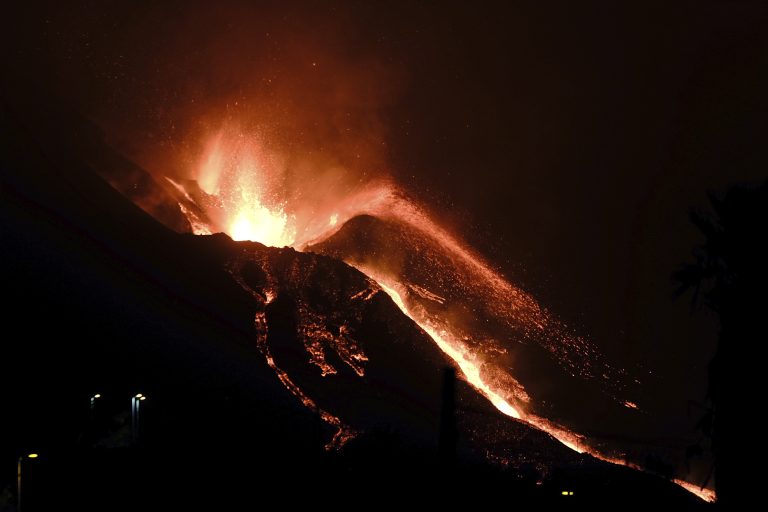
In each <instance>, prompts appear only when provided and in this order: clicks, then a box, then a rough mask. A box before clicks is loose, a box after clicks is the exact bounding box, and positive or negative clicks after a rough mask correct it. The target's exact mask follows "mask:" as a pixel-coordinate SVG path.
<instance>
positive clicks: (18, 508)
mask: <svg viewBox="0 0 768 512" xmlns="http://www.w3.org/2000/svg"><path fill="white" fill-rule="evenodd" d="M38 457H40V455H38V454H37V453H30V454H29V455H27V456H26V457H24V456H23V455H22V456H21V457H19V460H18V463H17V464H16V512H21V468H22V465H23V462H24V459H25V458H27V459H37V458H38Z"/></svg>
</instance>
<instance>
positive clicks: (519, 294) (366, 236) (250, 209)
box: [166, 130, 714, 501]
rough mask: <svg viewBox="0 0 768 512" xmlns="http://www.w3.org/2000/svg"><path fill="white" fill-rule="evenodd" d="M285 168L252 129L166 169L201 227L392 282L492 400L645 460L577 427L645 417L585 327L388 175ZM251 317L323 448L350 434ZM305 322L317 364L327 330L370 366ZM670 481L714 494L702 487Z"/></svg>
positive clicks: (581, 442)
mask: <svg viewBox="0 0 768 512" xmlns="http://www.w3.org/2000/svg"><path fill="white" fill-rule="evenodd" d="M285 167H286V166H285V165H284V163H283V162H281V161H280V160H279V159H277V158H275V157H273V156H271V155H270V154H269V152H267V151H265V150H263V149H262V146H261V145H260V143H259V141H258V140H257V139H256V138H253V139H249V138H248V137H243V136H242V134H237V135H236V136H232V135H231V134H230V133H229V132H227V131H226V130H225V131H222V132H221V133H219V134H218V135H217V136H215V137H213V138H212V139H211V141H210V143H209V144H208V146H207V148H206V150H205V152H204V154H203V155H202V158H201V159H200V161H199V165H198V166H197V168H196V169H195V170H194V172H193V176H192V178H193V179H190V180H178V181H177V180H171V179H167V183H166V185H168V188H169V190H170V191H171V192H172V193H173V194H174V197H176V198H177V199H178V204H179V208H180V209H181V212H182V213H183V214H184V215H185V216H186V218H187V219H188V221H189V224H190V226H191V228H192V231H193V232H194V233H195V234H198V235H209V234H212V233H216V232H225V233H227V234H228V235H229V236H230V237H231V238H233V239H234V240H249V241H255V242H260V243H262V244H264V245H267V246H275V247H284V246H288V247H292V248H294V249H296V250H298V251H308V252H313V253H317V254H322V255H326V256H331V257H334V258H336V259H339V260H342V261H344V262H346V263H347V264H348V265H350V266H352V267H354V268H356V269H358V270H359V271H360V272H362V273H363V274H365V276H367V277H368V278H369V280H371V281H372V282H371V289H370V290H368V291H363V292H360V293H361V294H367V296H370V295H372V294H374V293H378V292H380V291H383V292H384V293H386V294H387V295H389V297H391V299H392V301H393V302H394V303H395V304H396V305H397V307H398V308H399V309H400V310H401V311H402V313H403V314H405V315H407V316H408V317H410V318H411V319H412V320H413V321H414V322H415V323H416V324H418V326H419V327H421V329H422V330H423V331H424V332H425V333H426V334H427V335H428V336H429V338H431V339H432V341H433V342H434V343H435V345H436V346H437V347H439V349H440V350H441V351H442V352H443V353H444V354H445V355H447V356H448V357H449V358H450V359H451V360H452V361H454V363H455V366H456V368H457V369H458V370H460V376H461V377H463V379H464V380H465V381H466V382H467V383H469V384H470V385H471V386H472V387H473V388H474V389H475V390H476V391H477V393H479V394H481V395H482V396H483V397H485V398H486V399H487V400H488V401H489V402H490V403H491V404H493V406H495V408H496V409H498V411H500V412H501V413H503V414H504V415H506V416H508V417H510V418H513V419H514V420H515V421H521V422H525V423H527V424H529V425H531V426H533V427H535V428H536V429H539V430H541V431H544V432H546V433H548V434H549V435H551V436H552V437H553V438H555V439H556V440H558V441H559V442H560V443H562V444H563V445H565V446H566V447H568V448H570V449H571V450H574V451H576V452H579V453H584V452H586V453H588V454H590V455H592V456H594V457H596V458H598V459H601V460H604V461H608V462H612V463H615V464H623V465H628V466H632V467H636V468H639V464H638V463H637V462H633V460H632V459H631V457H628V456H627V453H626V452H625V451H623V450H622V449H621V448H619V447H617V446H614V445H613V444H612V443H610V442H607V441H605V440H603V439H600V438H599V436H592V435H586V434H581V433H578V432H592V431H594V430H595V427H596V426H597V424H591V423H590V418H594V417H597V416H599V417H600V418H601V421H607V422H610V419H611V418H626V416H627V415H636V416H637V417H638V418H640V417H641V416H642V415H643V414H644V413H643V405H642V403H641V399H640V398H639V396H640V393H639V391H638V387H639V385H640V384H641V382H640V381H639V380H638V379H636V378H635V377H634V376H632V375H630V374H629V373H628V372H627V371H625V370H623V369H621V368H617V367H615V366H613V365H612V364H610V362H609V361H607V360H606V358H605V357H604V356H603V355H602V354H601V353H600V352H599V351H598V349H597V348H596V347H595V346H594V345H593V344H592V343H591V342H590V341H589V340H588V339H587V338H586V337H584V336H582V335H580V334H578V333H577V332H576V330H575V329H573V328H571V327H569V326H568V325H566V324H565V323H563V322H562V321H560V320H558V319H557V318H556V317H555V316H554V315H553V314H552V313H551V312H549V311H548V310H547V309H545V308H544V307H542V306H541V305H540V304H539V303H538V302H537V301H536V300H535V299H534V298H533V297H532V296H531V295H530V294H529V293H526V292H525V291H523V290H522V289H520V288H518V287H517V286H515V285H514V284H512V283H510V282H508V281H507V280H506V279H505V278H504V277H503V276H501V275H500V274H499V273H498V272H496V271H495V270H494V269H493V268H492V267H491V266H490V265H489V264H487V263H486V262H484V260H483V259H482V258H481V257H480V256H479V255H478V254H476V253H474V252H473V251H472V250H471V249H470V248H468V247H467V246H466V245H465V244H464V243H463V242H462V241H461V240H460V239H459V238H458V237H457V236H456V235H454V234H453V233H451V232H449V231H448V230H447V229H445V228H443V227H442V226H441V225H439V224H438V223H437V222H436V221H435V220H434V218H432V216H431V215H430V214H429V213H428V211H427V210H426V209H425V208H424V207H422V206H420V205H419V204H416V203H415V202H414V201H412V200H410V199H409V198H408V196H407V194H406V193H404V192H403V191H402V189H400V188H398V187H397V186H396V185H395V184H394V183H392V182H391V181H388V180H383V181H368V182H365V183H360V182H358V183H354V184H348V183H346V184H343V185H340V184H338V183H336V182H334V181H333V180H329V179H328V176H326V175H323V176H320V177H313V176H311V175H310V176H307V173H304V175H303V176H301V177H297V176H293V175H291V174H290V173H288V172H287V171H285V170H284V168H285ZM233 272H234V271H233ZM233 275H234V277H235V279H236V280H237V281H238V282H239V283H240V284H241V286H242V287H243V288H245V289H246V290H247V291H249V292H251V293H253V294H254V296H256V295H258V300H260V301H262V302H265V303H267V304H268V303H270V302H271V301H272V300H274V299H275V297H276V296H277V295H278V294H279V293H280V291H279V290H278V289H268V290H267V292H266V294H265V298H264V297H263V296H262V295H260V294H257V293H256V292H254V291H253V290H250V288H249V286H248V285H247V283H245V282H244V281H243V280H242V279H241V278H239V277H238V275H237V273H236V272H234V273H233ZM376 285H378V288H377V287H376ZM365 298H366V297H362V299H365ZM255 323H256V331H257V333H259V334H258V336H259V340H258V344H259V348H260V350H261V352H262V354H263V355H264V356H265V358H266V360H267V363H268V364H269V366H270V367H271V368H272V369H273V370H274V371H275V373H276V374H277V377H278V378H279V379H280V381H281V382H282V383H283V384H284V385H285V386H286V387H287V388H288V389H289V391H290V392H291V393H293V394H294V395H295V396H296V397H297V398H298V399H299V400H301V401H302V402H303V403H304V404H305V405H306V406H307V407H310V408H312V409H313V410H318V411H320V415H321V417H322V418H323V420H324V421H325V422H327V423H328V424H329V425H332V426H333V427H335V428H336V429H337V433H336V435H335V436H334V438H333V440H332V441H330V442H329V443H328V445H327V448H328V449H334V448H338V447H341V446H342V445H343V444H344V443H345V442H346V441H347V440H349V439H350V438H352V437H354V436H355V431H354V429H353V428H351V427H349V426H347V425H346V424H345V423H344V421H343V419H342V418H340V417H338V416H336V415H335V414H334V413H332V412H330V411H325V410H322V409H320V408H319V407H317V405H316V403H315V402H314V401H313V399H312V398H311V397H310V396H309V395H308V393H307V392H306V391H304V390H302V389H301V387H300V386H299V385H297V384H296V383H295V382H294V380H293V379H292V378H291V376H290V375H289V373H288V372H287V371H284V370H283V369H281V368H280V367H279V366H278V365H277V364H276V363H275V358H273V356H272V354H271V353H270V348H269V346H268V345H267V343H266V335H265V333H266V329H267V326H266V321H265V319H264V317H263V314H262V315H257V317H256V319H255ZM303 328H304V330H305V331H306V332H305V334H306V339H307V340H308V341H307V342H306V349H307V352H308V354H309V356H310V359H311V363H313V364H315V365H316V366H317V367H318V368H319V369H320V371H321V373H322V376H323V377H325V376H326V375H329V374H332V373H334V371H335V370H334V368H333V366H332V365H330V364H328V363H327V362H326V361H325V359H324V355H323V348H322V343H321V341H322V338H323V337H326V338H328V340H326V341H328V342H329V343H332V344H333V346H334V349H335V350H336V352H337V353H338V354H339V356H340V358H341V359H342V360H343V361H344V362H345V363H346V364H347V365H348V366H349V367H350V368H352V369H353V370H354V371H355V373H356V374H358V375H360V376H362V375H363V374H364V372H365V364H366V360H367V359H366V355H365V354H364V353H363V352H362V350H360V349H359V347H357V346H356V345H355V343H354V341H353V340H351V338H350V337H348V336H345V333H344V332H339V333H333V334H331V333H327V332H323V331H322V330H317V329H314V330H313V327H312V322H309V321H308V323H307V326H305V327H303ZM342 331H343V330H342ZM532 368H535V370H533V369H532ZM585 396H589V399H588V400H586V399H585ZM606 417H607V418H608V420H605V418H606ZM566 425H568V427H566ZM676 482H677V483H678V484H680V485H681V486H683V487H685V488H686V489H687V490H689V491H691V492H694V493H696V494H698V495H699V496H701V497H702V498H704V499H706V500H709V501H712V500H714V493H713V492H712V491H710V490H709V489H700V488H699V487H698V486H696V485H693V484H690V483H688V482H685V481H684V480H677V481H676Z"/></svg>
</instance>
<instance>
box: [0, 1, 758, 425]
mask: <svg viewBox="0 0 768 512" xmlns="http://www.w3.org/2000/svg"><path fill="white" fill-rule="evenodd" d="M188 4H192V3H191V2H167V3H162V4H161V5H158V3H156V2H138V3H136V2H126V3H114V4H113V5H110V6H105V5H103V3H102V2H81V3H80V5H73V4H72V3H68V5H67V6H66V7H64V6H57V5H55V4H54V5H53V6H50V7H44V6H42V7H41V6H37V5H36V6H32V7H25V8H23V9H22V8H19V9H18V12H17V13H15V15H14V13H11V12H9V13H7V14H8V16H5V18H6V20H5V21H6V23H8V24H9V26H8V27H7V29H6V30H5V34H6V37H7V38H8V39H7V40H6V41H5V42H4V50H3V59H4V70H3V74H6V79H7V80H9V81H14V80H15V81H17V82H19V83H23V81H24V80H38V81H39V80H44V81H46V82H47V83H48V84H49V85H50V87H51V88H52V89H54V90H55V91H56V92H57V93H58V94H59V95H60V96H61V97H63V98H64V99H65V100H66V101H69V102H71V103H72V104H74V105H75V106H76V108H77V109H78V110H79V111H81V112H82V113H83V114H85V115H86V116H88V117H90V118H92V119H93V120H94V121H95V122H96V123H97V124H99V125H100V126H101V127H102V128H103V129H104V131H105V133H106V135H107V137H108V138H109V139H110V140H111V141H112V142H113V144H114V145H115V146H116V147H117V148H118V149H120V150H121V151H123V152H124V153H125V154H126V155H127V156H129V157H130V158H133V159H135V160H136V161H137V162H139V163H140V164H142V165H145V166H146V167H148V168H150V170H153V171H157V170H162V171H163V172H167V173H168V174H171V175H174V174H179V173H182V171H180V170H179V169H182V168H183V167H184V165H185V162H188V160H189V159H190V158H191V157H190V154H193V153H194V152H195V150H196V149H195V142H194V141H195V140H197V139H196V136H197V134H199V133H200V132H201V131H204V130H205V129H206V127H208V126H209V124H211V123H214V122H215V121H213V120H212V119H214V118H215V115H219V116H221V115H223V114H222V113H226V114H227V115H230V114H231V115H236V114H238V113H239V114H241V115H242V117H244V118H246V119H247V121H246V123H249V124H250V125H251V126H253V127H255V128H254V129H259V130H267V131H269V132H271V133H272V134H273V135H274V137H275V139H276V140H279V141H280V144H281V145H282V146H283V147H287V148H290V150H291V151H293V152H296V153H303V152H319V153H321V154H324V155H326V156H324V158H326V159H327V160H329V161H336V162H339V163H340V164H342V165H344V166H346V167H348V168H350V169H352V170H351V171H350V172H351V173H352V174H360V175H362V176H367V175H369V174H376V173H380V172H382V170H386V171H387V172H389V173H391V174H393V175H394V176H395V178H396V179H397V180H398V182H400V183H402V184H403V185H405V186H406V187H407V188H408V189H409V191H410V192H411V193H412V194H414V195H415V196H417V197H418V198H419V199H421V200H422V201H424V202H425V204H427V205H428V206H429V207H430V208H431V209H432V210H433V211H434V212H436V213H437V214H438V215H439V216H441V217H442V218H444V219H445V222H446V223H448V224H449V225H451V226H454V227H455V228H456V229H457V230H459V231H460V232H461V233H462V234H463V236H465V237H466V238H467V239H468V240H469V241H470V243H471V244H472V245H473V246H474V247H476V248H477V249H478V250H480V251H481V252H482V253H483V254H485V255H486V256H487V257H488V258H489V259H490V261H491V262H492V263H493V264H494V265H495V266H497V267H498V268H500V269H501V270H502V271H503V272H504V273H505V274H506V275H508V276H509V277H510V278H511V279H512V280H513V281H514V282H517V283H520V284H522V285H523V286H524V287H525V288H526V289H528V290H530V291H532V292H533V293H534V295H535V296H536V297H538V298H539V299H541V300H542V301H543V303H544V304H545V305H547V306H548V307H550V308H551V309H552V310H553V311H554V312H555V313H556V314H558V315H560V316H562V317H563V318H564V319H565V320H566V321H567V322H569V323H571V324H573V325H575V326H577V328H579V329H581V331H582V332H584V333H586V334H587V335H588V336H590V337H591V339H593V340H594V341H595V343H597V344H598V345H599V346H600V347H601V348H603V350H605V351H606V352H607V353H608V354H609V355H610V356H611V357H613V358H615V359H616V360H618V361H619V362H620V363H622V364H626V365H628V366H630V367H634V366H635V365H636V364H642V365H644V366H645V367H646V370H645V371H647V370H651V371H655V372H656V373H657V374H658V376H659V380H658V381H654V382H652V383H650V384H649V389H648V392H649V394H652V395H655V394H657V393H661V392H662V390H672V391H671V392H669V394H668V395H665V398H664V400H666V402H665V407H668V408H669V410H670V411H677V412H678V413H679V414H681V415H684V411H685V408H686V404H685V400H687V399H699V398H702V396H703V393H704V381H705V375H706V373H705V372H706V363H707V360H708V357H709V350H711V344H712V342H713V340H714V338H715V333H716V327H715V325H714V323H713V321H712V319H711V318H709V319H708V318H705V317H704V316H703V315H698V316H697V317H694V318H691V316H690V314H689V304H688V302H686V301H685V300H683V301H678V302H677V303H675V302H673V300H672V290H673V286H672V284H671V281H670V274H671V273H672V271H674V270H675V268H676V266H677V265H678V264H680V263H682V262H683V261H685V260H687V259H688V258H689V256H690V252H691V249H692V247H693V245H694V244H695V243H696V241H697V238H696V233H695V231H694V230H693V228H692V227H691V226H690V225H689V222H688V218H687V216H688V212H689V211H690V209H691V208H694V207H703V206H705V204H706V192H707V191H708V190H715V191H718V190H724V189H725V188H726V187H727V186H728V185H729V184H734V183H740V182H745V181H754V180H758V179H761V178H764V177H765V175H766V171H765V169H766V168H767V167H766V164H767V163H768V151H766V149H765V147H764V145H763V144H761V143H762V140H761V139H762V138H763V137H764V135H765V134H766V133H767V132H768V130H766V128H768V126H766V124H768V100H767V99H766V95H765V91H766V90H768V61H767V57H766V56H768V32H767V31H766V30H764V28H765V26H766V23H767V22H768V7H766V5H765V4H764V3H763V2H739V1H730V2H725V1H722V2H703V1H699V2H647V1H644V2H619V3H618V4H621V5H615V4H616V3H614V2H592V1H582V2H568V1H531V2H514V1H512V2H503V3H499V5H494V4H492V3H475V4H472V3H468V2H434V3H431V2H430V3H418V4H417V3H416V2H401V3H397V2H394V3H393V2H360V3H358V2H354V3H350V4H345V3H340V2H305V3H291V4H290V5H287V6H286V5H284V3H283V2H273V3H263V4H260V3H257V2H254V3H247V2H217V3H215V6H214V5H212V4H211V5H208V6H203V4H206V5H207V4H210V3H209V2H204V3H201V5H200V6H192V5H188ZM672 4H674V5H672ZM12 10H13V9H12ZM265 127H267V128H265ZM359 154H362V155H363V157H362V161H361V162H358V163H355V158H357V155H359ZM669 421H670V422H672V423H674V422H675V421H677V420H672V419H670V420H669Z"/></svg>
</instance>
